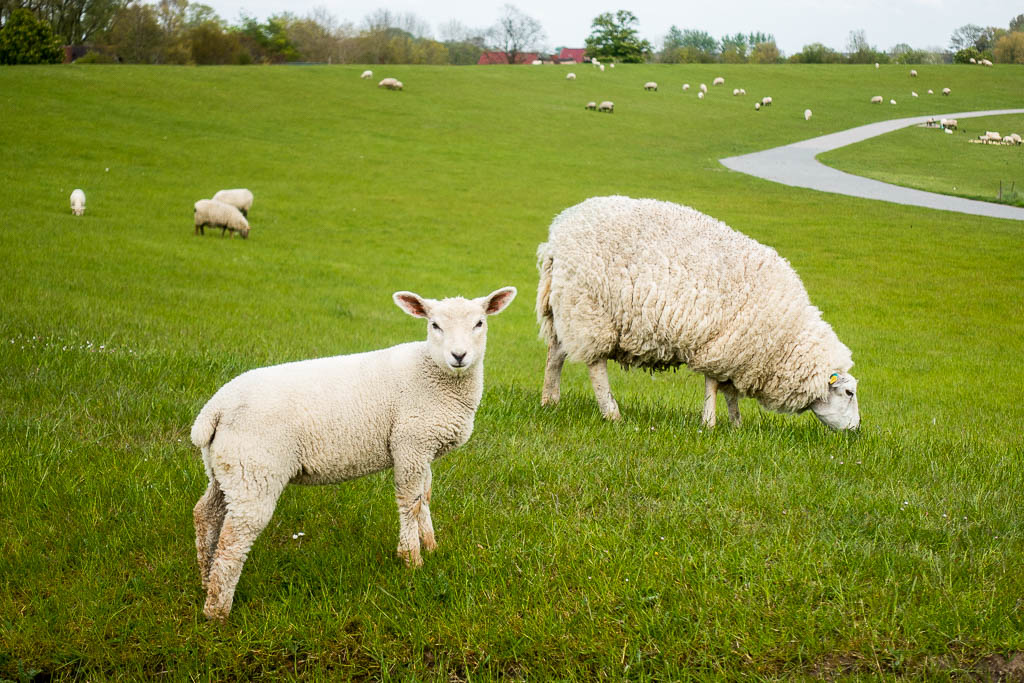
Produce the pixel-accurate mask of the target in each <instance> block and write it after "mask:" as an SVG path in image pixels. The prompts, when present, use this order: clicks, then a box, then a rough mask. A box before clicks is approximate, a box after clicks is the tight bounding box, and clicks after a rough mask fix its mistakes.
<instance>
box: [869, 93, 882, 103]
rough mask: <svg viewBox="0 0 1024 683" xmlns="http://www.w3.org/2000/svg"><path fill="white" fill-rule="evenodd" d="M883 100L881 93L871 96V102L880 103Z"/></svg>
mask: <svg viewBox="0 0 1024 683" xmlns="http://www.w3.org/2000/svg"><path fill="white" fill-rule="evenodd" d="M882 102H883V100H882V96H881V95H875V96H874V97H872V98H871V104H881V103H882Z"/></svg>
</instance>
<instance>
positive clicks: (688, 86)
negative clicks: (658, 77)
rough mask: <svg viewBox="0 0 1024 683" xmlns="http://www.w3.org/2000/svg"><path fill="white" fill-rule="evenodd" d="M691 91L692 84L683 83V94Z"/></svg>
mask: <svg viewBox="0 0 1024 683" xmlns="http://www.w3.org/2000/svg"><path fill="white" fill-rule="evenodd" d="M689 89H690V84H689V83H683V92H686V91H687V90H689Z"/></svg>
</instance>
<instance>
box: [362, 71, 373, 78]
mask: <svg viewBox="0 0 1024 683" xmlns="http://www.w3.org/2000/svg"><path fill="white" fill-rule="evenodd" d="M359 78H373V72H372V71H370V70H369V69H367V70H366V71H364V72H363V73H361V74H359Z"/></svg>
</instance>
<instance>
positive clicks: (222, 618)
mask: <svg viewBox="0 0 1024 683" xmlns="http://www.w3.org/2000/svg"><path fill="white" fill-rule="evenodd" d="M230 613H231V607H227V608H224V607H223V606H220V605H211V604H210V601H209V600H207V601H206V606H205V607H203V616H205V617H206V618H207V619H209V620H210V621H217V622H220V623H222V624H223V623H225V622H227V620H228V614H230Z"/></svg>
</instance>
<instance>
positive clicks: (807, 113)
mask: <svg viewBox="0 0 1024 683" xmlns="http://www.w3.org/2000/svg"><path fill="white" fill-rule="evenodd" d="M810 120H811V110H810V109H804V121H810Z"/></svg>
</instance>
